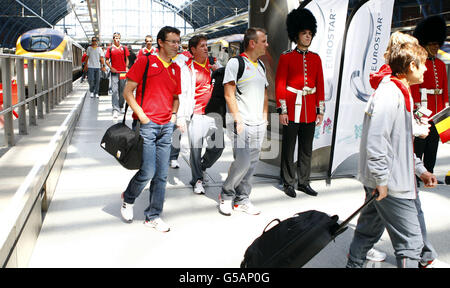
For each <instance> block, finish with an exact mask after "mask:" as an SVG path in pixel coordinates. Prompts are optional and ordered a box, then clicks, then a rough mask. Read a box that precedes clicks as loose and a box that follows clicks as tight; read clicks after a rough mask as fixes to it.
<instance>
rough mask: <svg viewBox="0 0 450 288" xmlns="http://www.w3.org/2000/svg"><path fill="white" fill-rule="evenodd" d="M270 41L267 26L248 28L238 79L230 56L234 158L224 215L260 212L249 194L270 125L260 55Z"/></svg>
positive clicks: (224, 198) (222, 208)
mask: <svg viewBox="0 0 450 288" xmlns="http://www.w3.org/2000/svg"><path fill="white" fill-rule="evenodd" d="M268 45H269V44H268V43H267V35H266V31H265V30H264V29H261V28H249V29H247V31H246V33H245V36H244V53H242V54H241V55H240V56H239V57H242V59H243V61H244V65H245V67H244V72H243V74H242V77H241V78H239V80H238V81H237V83H236V79H237V74H238V69H239V61H238V59H237V58H233V59H230V61H229V62H228V63H227V66H226V68H225V76H224V79H223V84H224V88H225V99H226V102H227V105H228V110H229V112H230V114H231V115H232V117H233V120H234V123H233V125H232V126H231V127H229V129H228V130H229V131H228V132H229V135H230V138H231V139H232V141H233V156H234V161H233V163H231V166H230V169H229V170H228V177H227V179H226V180H225V182H224V184H223V187H222V192H221V193H220V195H219V212H220V213H221V214H223V215H227V216H229V215H231V212H232V210H235V211H243V212H246V213H248V214H251V215H258V214H259V213H260V211H259V209H257V208H256V207H255V206H254V205H253V204H252V203H251V202H250V200H249V195H250V191H251V188H252V187H251V185H252V183H251V179H252V176H253V173H254V171H255V168H256V164H257V163H258V160H259V153H260V152H261V146H262V142H263V138H264V135H265V132H266V127H267V112H268V96H267V86H268V82H267V78H266V73H265V68H264V66H263V64H262V62H261V61H258V58H259V57H260V56H262V55H264V54H265V53H266V48H267V46H268ZM228 126H230V125H228ZM233 201H234V203H232V202H233Z"/></svg>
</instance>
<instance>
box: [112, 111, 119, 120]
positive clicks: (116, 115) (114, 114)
mask: <svg viewBox="0 0 450 288" xmlns="http://www.w3.org/2000/svg"><path fill="white" fill-rule="evenodd" d="M117 117H119V113H118V112H117V110H114V111H113V118H114V119H117Z"/></svg>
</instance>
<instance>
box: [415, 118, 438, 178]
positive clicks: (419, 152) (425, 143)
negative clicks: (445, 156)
mask: <svg viewBox="0 0 450 288" xmlns="http://www.w3.org/2000/svg"><path fill="white" fill-rule="evenodd" d="M430 124H431V127H430V133H429V134H428V136H427V138H425V139H421V138H418V137H416V138H415V139H414V153H415V154H416V156H417V158H420V159H422V161H423V164H424V165H425V168H427V170H428V171H429V172H431V173H433V170H434V165H435V164H436V155H437V150H438V146H439V133H438V132H437V130H436V126H434V123H433V122H430ZM422 156H423V158H422Z"/></svg>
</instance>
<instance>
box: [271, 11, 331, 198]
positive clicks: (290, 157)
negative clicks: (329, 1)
mask: <svg viewBox="0 0 450 288" xmlns="http://www.w3.org/2000/svg"><path fill="white" fill-rule="evenodd" d="M286 24H287V31H288V36H289V39H290V40H291V41H292V42H294V43H297V47H295V49H294V50H288V51H286V52H284V53H283V54H282V55H281V56H280V61H279V62H278V68H277V74H276V78H275V92H276V98H277V107H278V113H279V114H280V123H281V124H282V125H283V138H282V148H281V179H282V182H283V185H284V192H285V193H286V195H288V196H290V197H296V195H297V194H296V192H295V189H294V185H295V178H296V177H295V175H296V174H297V177H298V190H300V191H303V192H305V193H306V194H308V195H311V196H316V195H317V192H316V191H314V189H313V188H311V186H310V185H309V182H310V179H309V178H310V174H311V156H312V148H313V146H312V144H313V139H314V132H315V128H316V126H320V125H321V124H322V121H323V114H324V112H325V111H324V110H325V103H324V97H325V94H324V84H323V72H322V62H321V60H320V56H319V55H318V54H316V53H313V52H311V51H308V47H309V46H310V45H311V41H312V39H313V37H314V35H315V34H316V30H317V24H316V19H315V17H314V15H313V14H312V13H311V12H310V11H309V10H307V9H301V8H298V9H295V10H293V11H292V12H290V13H289V14H288V16H287V20H286ZM297 140H298V151H294V150H295V144H296V142H297ZM294 153H298V160H297V161H298V164H297V167H295V166H294Z"/></svg>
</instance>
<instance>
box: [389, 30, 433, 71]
mask: <svg viewBox="0 0 450 288" xmlns="http://www.w3.org/2000/svg"><path fill="white" fill-rule="evenodd" d="M427 56H428V53H427V51H426V50H425V49H424V48H423V47H422V46H420V44H419V41H418V40H417V39H416V38H415V37H413V36H411V35H408V34H405V33H402V32H399V31H397V32H394V33H392V35H391V38H390V39H389V42H388V46H387V49H386V52H385V53H384V59H385V60H386V64H388V65H389V66H390V67H391V70H392V74H393V75H397V74H406V73H407V72H408V69H409V65H410V63H411V62H414V64H415V65H416V67H419V64H420V63H425V61H426V59H427Z"/></svg>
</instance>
